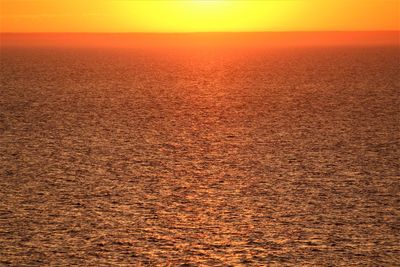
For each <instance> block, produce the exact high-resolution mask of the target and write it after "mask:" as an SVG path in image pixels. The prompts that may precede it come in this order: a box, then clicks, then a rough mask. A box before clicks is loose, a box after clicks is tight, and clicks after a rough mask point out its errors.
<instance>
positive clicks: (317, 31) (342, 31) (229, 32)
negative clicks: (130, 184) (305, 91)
mask: <svg viewBox="0 0 400 267" xmlns="http://www.w3.org/2000/svg"><path fill="white" fill-rule="evenodd" d="M352 32H357V33H373V32H375V33H376V32H386V33H388V32H391V33H400V29H399V30H302V31H286V30H285V31H193V32H189V31H188V32H185V31H183V32H144V31H143V32H142V31H137V32H68V31H66V32H0V34H210V33H220V34H221V33H224V34H236V33H237V34H243V33H248V34H251V33H352Z"/></svg>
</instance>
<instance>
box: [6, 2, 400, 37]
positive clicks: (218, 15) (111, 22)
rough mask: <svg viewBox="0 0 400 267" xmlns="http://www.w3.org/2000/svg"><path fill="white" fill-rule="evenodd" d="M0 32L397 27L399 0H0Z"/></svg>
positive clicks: (363, 28)
mask: <svg viewBox="0 0 400 267" xmlns="http://www.w3.org/2000/svg"><path fill="white" fill-rule="evenodd" d="M0 3H1V5H0V15H1V17H0V31H1V32H213V31H228V32H229V31H347V30H350V31H352V30H399V29H400V20H399V13H400V0H347V1H346V0H264V1H262V0H258V1H252V0H231V1H229V0H225V1H223V0H221V1H206V0H197V1H196V0H176V1H168V0H163V1H162V0H159V1H155V0H153V1H152V0H148V1H134V0H109V1H105V0H99V1H94V0H92V1H90V0H89V1H78V0H58V1H54V0H30V1H27V0H0Z"/></svg>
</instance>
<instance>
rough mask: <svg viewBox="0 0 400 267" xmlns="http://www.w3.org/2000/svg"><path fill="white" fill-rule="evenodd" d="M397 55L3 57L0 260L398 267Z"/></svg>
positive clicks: (352, 50) (47, 52)
mask: <svg viewBox="0 0 400 267" xmlns="http://www.w3.org/2000/svg"><path fill="white" fill-rule="evenodd" d="M399 52H400V50H399V48H398V47H397V48H396V47H330V48H329V47H320V48H317V47H314V48H311V47H309V48H307V47H303V48H295V47H292V48H286V49H283V48H282V49H279V48H271V49H259V50H257V51H255V50H246V49H242V50H237V51H233V50H229V49H212V48H210V47H206V48H203V49H202V48H199V47H197V48H196V49H193V50H190V49H189V50H182V51H181V50H171V49H166V50H162V49H158V50H151V51H150V50H149V51H147V50H146V49H129V48H121V49H117V48H114V49H112V48H103V49H90V48H60V47H59V48H45V47H42V48H39V47H36V48H28V47H25V48H10V47H8V48H2V49H1V52H0V66H1V69H0V71H1V72H0V86H1V87H0V177H1V179H0V265H2V266H3V265H4V266H43V265H50V266H72V265H77V266H132V265H133V266H287V265H293V266H396V265H397V264H399V262H400V245H399V244H400V226H399V225H400V224H399V214H400V213H399V210H400V209H399V208H400V205H399V203H400V198H399V197H400V191H399V189H400V188H399V178H400V166H399V165H400V159H399V157H400V122H399V121H400V108H399V107H400V91H399V90H400V79H399V77H400V66H399V62H400V53H399Z"/></svg>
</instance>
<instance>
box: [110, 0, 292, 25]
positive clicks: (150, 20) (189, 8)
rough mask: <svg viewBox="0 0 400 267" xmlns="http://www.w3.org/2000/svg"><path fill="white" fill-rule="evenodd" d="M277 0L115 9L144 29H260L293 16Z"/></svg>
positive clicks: (126, 5)
mask: <svg viewBox="0 0 400 267" xmlns="http://www.w3.org/2000/svg"><path fill="white" fill-rule="evenodd" d="M294 11H295V10H294V9H293V7H291V6H290V4H289V2H286V3H285V2H280V1H266V2H263V1H150V2H135V3H134V5H133V4H132V3H131V2H124V3H123V4H121V5H120V6H118V8H116V9H115V10H114V12H115V13H118V14H120V16H119V17H120V19H121V20H122V23H121V24H123V25H126V27H128V28H129V27H130V26H132V25H131V23H132V22H133V21H134V23H135V24H136V25H139V26H140V27H141V28H143V29H144V31H161V32H204V31H206V32H207V31H248V30H249V29H252V30H253V31H262V30H263V28H264V27H265V26H266V25H268V27H271V28H276V29H278V28H279V24H286V22H287V21H288V20H290V18H291V17H293V16H294Z"/></svg>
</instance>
